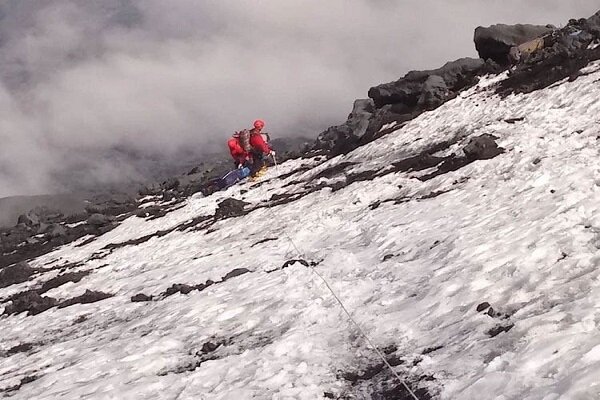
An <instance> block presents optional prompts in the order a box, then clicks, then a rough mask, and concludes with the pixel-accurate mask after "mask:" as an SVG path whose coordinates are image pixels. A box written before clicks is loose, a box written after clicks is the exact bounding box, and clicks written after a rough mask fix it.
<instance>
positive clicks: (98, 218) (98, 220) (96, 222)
mask: <svg viewBox="0 0 600 400" xmlns="http://www.w3.org/2000/svg"><path fill="white" fill-rule="evenodd" d="M87 223H88V224H90V225H93V226H104V225H108V224H110V219H109V218H108V217H107V216H106V215H103V214H92V215H90V217H89V218H88V219H87Z"/></svg>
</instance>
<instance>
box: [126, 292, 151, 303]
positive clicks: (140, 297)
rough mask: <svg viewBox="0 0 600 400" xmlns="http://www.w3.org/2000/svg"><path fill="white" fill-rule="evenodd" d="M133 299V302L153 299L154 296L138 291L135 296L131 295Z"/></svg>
mask: <svg viewBox="0 0 600 400" xmlns="http://www.w3.org/2000/svg"><path fill="white" fill-rule="evenodd" d="M131 301H132V302H133V303H139V302H144V301H152V296H148V295H145V294H144V293H138V294H136V295H135V296H131Z"/></svg>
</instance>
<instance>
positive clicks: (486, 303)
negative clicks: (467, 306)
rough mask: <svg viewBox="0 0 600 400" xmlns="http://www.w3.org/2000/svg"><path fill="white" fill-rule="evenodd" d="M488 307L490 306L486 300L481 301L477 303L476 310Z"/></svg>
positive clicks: (479, 310) (483, 309) (480, 310)
mask: <svg viewBox="0 0 600 400" xmlns="http://www.w3.org/2000/svg"><path fill="white" fill-rule="evenodd" d="M488 308H490V303H488V302H487V301H484V302H483V303H481V304H479V305H478V306H477V309H476V310H477V312H482V311H485V310H487V309H488Z"/></svg>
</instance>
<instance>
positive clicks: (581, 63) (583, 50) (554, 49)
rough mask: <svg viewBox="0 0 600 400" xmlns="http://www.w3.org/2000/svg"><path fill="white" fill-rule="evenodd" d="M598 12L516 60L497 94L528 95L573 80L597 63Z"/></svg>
mask: <svg viewBox="0 0 600 400" xmlns="http://www.w3.org/2000/svg"><path fill="white" fill-rule="evenodd" d="M598 43H600V12H598V13H596V14H594V15H593V16H592V17H590V18H588V19H581V20H571V21H570V22H569V24H568V25H567V26H565V27H564V28H562V29H559V30H555V31H553V32H552V34H549V35H546V36H545V37H544V43H543V47H542V48H539V49H537V50H536V51H534V52H533V53H531V54H530V55H529V56H528V57H526V58H524V59H522V60H520V62H519V64H518V65H517V66H516V67H515V68H514V70H512V71H511V74H510V76H509V77H508V78H507V79H505V80H503V81H502V82H500V85H499V86H498V89H497V92H498V93H499V94H500V95H502V96H506V95H509V94H512V93H531V92H533V91H535V90H539V89H544V88H546V87H549V86H550V85H552V84H554V83H556V82H559V81H561V80H563V79H567V78H568V79H569V80H575V79H577V78H578V77H579V76H580V75H581V72H580V70H581V69H582V68H583V67H585V66H587V65H588V64H589V63H590V62H592V61H595V60H599V59H600V47H597V46H592V44H598Z"/></svg>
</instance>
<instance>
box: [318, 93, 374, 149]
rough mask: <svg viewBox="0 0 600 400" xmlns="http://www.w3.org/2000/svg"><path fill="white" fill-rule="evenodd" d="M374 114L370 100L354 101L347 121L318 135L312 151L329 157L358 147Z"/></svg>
mask: <svg viewBox="0 0 600 400" xmlns="http://www.w3.org/2000/svg"><path fill="white" fill-rule="evenodd" d="M374 112H375V107H374V103H373V101H372V100H371V99H358V100H355V101H354V106H353V107H352V112H351V113H350V115H349V116H348V120H347V121H346V122H345V123H343V124H342V125H338V126H332V127H330V128H328V129H327V130H325V131H324V132H322V133H321V134H319V136H318V137H317V140H316V142H315V145H314V147H313V149H315V150H325V151H327V152H329V153H330V154H331V155H337V154H344V153H347V152H349V151H352V150H354V149H355V148H356V146H357V145H358V140H359V139H360V138H361V137H362V136H363V135H364V134H365V132H366V131H367V128H368V127H369V119H370V118H371V116H372V115H373V113H374Z"/></svg>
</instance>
